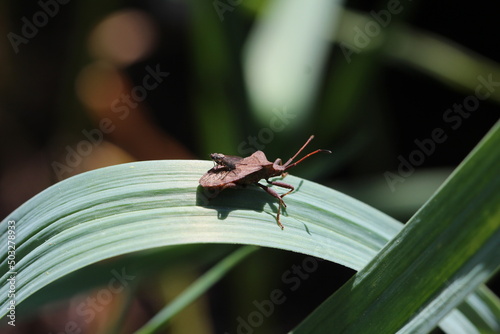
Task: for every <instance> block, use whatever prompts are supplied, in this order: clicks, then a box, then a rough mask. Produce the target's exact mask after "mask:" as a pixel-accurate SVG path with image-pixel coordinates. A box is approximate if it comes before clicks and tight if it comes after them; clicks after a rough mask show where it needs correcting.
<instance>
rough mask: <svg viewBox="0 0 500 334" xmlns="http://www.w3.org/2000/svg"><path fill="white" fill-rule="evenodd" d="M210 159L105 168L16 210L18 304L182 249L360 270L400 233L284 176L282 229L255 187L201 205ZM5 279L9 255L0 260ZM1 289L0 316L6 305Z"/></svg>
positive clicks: (388, 221) (367, 210)
mask: <svg viewBox="0 0 500 334" xmlns="http://www.w3.org/2000/svg"><path fill="white" fill-rule="evenodd" d="M211 167H212V163H211V162H209V161H148V162H138V163H130V164H123V165H118V166H112V167H107V168H102V169H99V170H95V171H91V172H87V173H84V174H80V175H77V176H75V177H73V178H70V179H67V180H64V181H62V182H59V183H58V184H56V185H54V186H52V187H50V188H48V189H47V190H45V191H43V192H42V193H40V194H39V195H37V196H35V197H34V198H32V199H31V200H30V201H28V202H26V203H25V204H24V205H22V206H21V207H19V208H18V209H17V210H16V211H14V212H13V213H12V214H11V215H9V216H8V217H7V218H5V219H4V221H3V222H2V224H0V229H1V235H0V238H1V239H0V240H7V236H8V232H7V222H8V221H9V220H12V221H15V226H16V239H15V243H16V246H17V252H16V262H17V263H16V266H15V270H16V272H17V277H16V290H17V291H16V302H17V303H20V302H22V301H23V300H25V299H26V298H27V297H28V296H30V295H31V294H33V293H34V292H35V291H38V290H39V289H41V288H42V287H44V286H46V285H47V284H49V283H50V282H53V281H54V280H56V279H58V278H60V277H62V276H64V275H66V274H68V273H70V272H73V271H75V270H77V269H79V268H82V267H84V266H86V265H88V264H91V263H95V262H98V261H100V260H102V259H106V258H109V257H112V256H116V255H120V254H125V253H130V252H134V251H138V250H143V249H149V248H153V247H160V246H167V245H177V244H189V243H241V244H252V245H260V246H265V247H273V248H280V249H284V250H290V251H294V252H299V253H304V254H309V255H312V256H316V257H320V258H324V259H327V260H329V261H334V262H337V263H340V264H343V265H346V266H348V267H351V268H354V269H357V270H359V269H360V268H362V267H363V266H364V265H365V264H366V263H367V261H368V260H369V259H370V258H371V257H373V256H374V255H375V254H376V253H377V251H378V250H379V249H380V248H381V247H382V246H383V245H384V244H385V243H386V242H387V240H389V239H390V238H391V236H393V235H395V234H396V233H397V231H398V230H399V229H400V228H401V227H400V223H398V222H397V221H395V220H394V219H392V218H390V217H388V216H387V215H385V214H383V213H381V212H379V211H377V210H375V209H373V208H371V207H369V206H367V205H365V204H363V203H361V202H359V201H357V200H355V199H353V198H350V197H348V196H346V195H343V194H341V193H339V192H336V191H334V190H332V189H329V188H326V187H323V186H321V185H318V184H315V183H313V182H309V181H306V180H302V179H300V178H297V177H293V176H288V177H287V179H286V180H287V182H289V183H291V184H293V185H294V186H295V187H296V189H297V190H296V191H295V193H293V194H291V195H289V196H287V197H286V198H285V199H286V203H287V205H288V208H287V214H288V216H286V215H284V216H283V217H282V223H283V224H284V225H285V230H284V231H282V230H281V229H279V227H278V226H277V225H276V220H275V215H276V210H277V203H276V201H275V199H274V198H272V197H271V196H269V195H268V194H266V193H265V192H263V191H262V190H261V189H260V188H258V187H249V188H247V189H244V190H233V191H231V190H225V191H224V192H222V193H221V194H220V195H219V196H218V197H217V198H215V199H214V200H212V201H206V197H204V194H203V192H202V191H200V190H199V189H198V179H199V178H200V176H201V175H202V174H203V173H204V172H205V171H206V170H208V169H209V168H211ZM0 256H1V264H0V267H1V270H2V272H3V273H4V274H3V276H2V279H3V280H4V281H5V280H6V279H7V278H8V276H9V274H8V271H9V267H8V263H7V257H6V256H7V254H5V253H4V254H1V255H0ZM7 289H8V287H7V286H6V285H3V286H2V287H0V300H1V304H2V308H1V313H0V314H2V315H5V313H6V306H7V305H8V302H9V300H8V297H7V295H8V294H7Z"/></svg>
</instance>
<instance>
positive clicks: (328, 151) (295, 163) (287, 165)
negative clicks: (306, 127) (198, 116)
mask: <svg viewBox="0 0 500 334" xmlns="http://www.w3.org/2000/svg"><path fill="white" fill-rule="evenodd" d="M313 138H314V135H311V137H309V139H308V140H307V141H306V143H305V144H304V145H302V147H301V148H300V149H299V150H298V151H297V153H295V155H294V156H293V157H291V158H290V159H289V160H288V161H287V162H286V163H285V164H284V165H283V167H285V169H288V168H291V167H293V166H296V165H298V164H299V163H301V162H302V161H303V160H305V159H307V158H309V157H310V156H311V155H313V154H316V153H319V152H327V153H332V151H330V150H323V149H319V150H316V151H314V152H311V153H309V154H307V155H306V156H305V157H302V158H301V159H299V161H296V162H294V163H293V164H292V163H291V162H292V161H293V159H295V158H296V157H297V156H298V155H299V154H300V152H302V151H303V150H304V148H305V147H306V146H307V145H308V144H309V143H310V142H311V140H313Z"/></svg>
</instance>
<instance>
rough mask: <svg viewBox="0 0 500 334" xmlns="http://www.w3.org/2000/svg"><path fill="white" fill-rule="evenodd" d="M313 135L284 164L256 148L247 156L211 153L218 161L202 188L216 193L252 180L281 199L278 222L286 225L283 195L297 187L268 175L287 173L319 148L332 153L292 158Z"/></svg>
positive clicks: (204, 177) (203, 179) (201, 182)
mask: <svg viewBox="0 0 500 334" xmlns="http://www.w3.org/2000/svg"><path fill="white" fill-rule="evenodd" d="M313 138H314V136H311V137H309V139H308V140H307V141H306V143H305V144H304V145H303V146H302V147H301V148H300V149H299V150H298V151H297V153H295V155H294V156H293V157H291V158H290V159H289V160H288V161H287V162H285V163H284V164H283V162H282V161H281V159H280V158H278V159H276V160H275V161H274V162H270V161H268V160H267V158H266V155H265V154H264V152H262V151H257V152H255V153H253V154H252V155H250V156H248V157H246V158H241V157H236V156H230V155H224V154H221V153H212V154H211V155H210V158H212V160H213V161H214V162H215V164H216V165H215V166H214V167H213V168H212V169H210V170H208V171H207V172H206V173H205V174H204V175H203V176H202V177H201V179H200V185H201V186H202V187H203V188H207V189H209V190H212V191H215V194H218V193H219V192H220V191H222V190H224V189H227V188H239V187H245V186H247V185H249V184H255V185H257V186H259V187H261V188H262V189H264V190H265V191H266V192H267V193H268V194H270V195H271V196H273V197H275V198H277V199H278V201H279V204H278V214H277V215H276V221H277V223H278V226H279V227H280V228H281V229H283V225H282V224H281V221H280V213H281V207H282V206H283V207H284V208H286V204H285V202H284V201H283V197H285V196H286V195H288V194H290V193H291V192H292V191H294V190H295V188H294V187H293V186H292V185H290V184H287V183H284V182H280V181H271V180H269V178H271V177H274V176H280V175H283V176H286V174H287V173H286V171H287V170H288V169H290V168H292V167H294V166H296V165H298V164H299V163H301V162H302V161H303V160H304V159H307V158H308V157H310V156H311V155H313V154H316V153H319V152H327V153H332V152H331V151H329V150H322V149H318V150H316V151H313V152H311V153H309V154H307V155H306V156H304V157H302V158H301V159H299V160H298V161H296V162H293V160H294V159H295V158H296V157H297V156H298V155H299V154H300V152H302V151H303V150H304V148H305V147H306V146H307V145H308V144H309V142H310V141H311V140H312V139H313ZM262 179H264V180H266V182H267V184H268V185H274V186H277V187H282V188H286V189H289V191H288V192H286V193H285V194H282V195H280V194H278V193H277V192H276V191H275V190H274V189H271V188H270V187H269V186H268V185H263V184H261V183H259V181H260V180H262Z"/></svg>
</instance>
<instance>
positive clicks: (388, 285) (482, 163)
mask: <svg viewBox="0 0 500 334" xmlns="http://www.w3.org/2000/svg"><path fill="white" fill-rule="evenodd" d="M499 146H500V122H499V123H497V125H496V126H495V127H494V129H492V131H490V132H489V133H488V135H487V136H486V137H485V139H483V141H482V142H481V143H480V144H479V145H478V146H477V147H476V149H474V151H473V152H472V153H471V154H470V155H469V156H468V157H467V158H466V160H465V161H464V162H463V163H462V164H461V165H460V166H459V167H458V168H457V169H456V170H455V172H454V173H453V174H452V175H451V176H450V178H449V179H448V180H447V182H445V184H444V185H443V186H442V187H441V188H440V189H439V190H438V191H437V192H436V194H435V195H434V196H433V197H432V198H431V199H429V201H428V202H427V203H426V204H425V205H424V206H423V207H422V208H421V209H420V210H419V211H418V212H417V213H416V214H415V215H414V217H413V218H412V219H410V221H409V222H408V223H407V224H406V226H405V227H404V228H403V230H402V231H401V232H400V233H399V234H398V235H397V236H396V237H395V238H394V239H393V240H391V241H390V242H389V243H388V244H387V245H386V246H385V247H384V248H383V249H382V250H381V251H380V253H379V254H377V256H376V257H375V258H374V259H373V260H372V261H371V262H370V263H369V264H368V265H367V266H366V267H364V268H363V269H362V270H361V271H359V272H358V273H357V274H356V275H355V276H354V277H352V278H351V279H350V280H349V281H348V282H347V283H346V284H345V285H344V286H342V288H341V289H339V290H338V291H337V292H336V293H335V294H334V295H333V296H332V297H330V298H329V299H328V300H327V301H326V302H325V303H323V304H322V305H321V306H320V307H319V308H318V309H317V310H316V311H314V312H313V313H312V314H311V315H310V316H309V317H308V318H307V319H306V320H305V321H304V322H302V323H301V324H300V325H299V326H298V327H297V328H296V330H294V331H293V333H319V332H325V331H327V332H331V331H336V332H342V333H368V332H377V333H395V332H396V331H401V332H402V333H411V332H418V333H425V332H428V331H430V330H431V329H432V328H434V327H435V326H436V325H437V324H438V322H439V321H440V320H441V319H442V318H443V317H444V316H445V315H446V314H448V313H449V312H450V311H451V310H452V309H453V308H454V307H455V306H457V305H458V304H459V303H461V302H462V301H463V300H464V299H465V298H466V297H467V295H468V294H469V293H471V292H472V291H473V290H474V289H476V287H478V286H479V285H480V284H481V283H482V282H484V281H485V280H486V279H487V278H488V277H489V276H490V275H492V274H493V273H494V272H495V270H496V269H498V267H499V266H500V257H499V256H498V249H499V248H500V207H499V206H498V203H500V191H499V189H500V175H499V174H498V166H500V151H499V150H498V147H499ZM469 304H470V303H469ZM497 314H498V313H497ZM494 325H496V330H498V329H499V327H500V321H499V319H498V318H497V321H496V324H494ZM494 328H495V327H494Z"/></svg>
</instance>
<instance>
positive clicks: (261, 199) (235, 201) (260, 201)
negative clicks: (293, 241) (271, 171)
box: [196, 181, 304, 221]
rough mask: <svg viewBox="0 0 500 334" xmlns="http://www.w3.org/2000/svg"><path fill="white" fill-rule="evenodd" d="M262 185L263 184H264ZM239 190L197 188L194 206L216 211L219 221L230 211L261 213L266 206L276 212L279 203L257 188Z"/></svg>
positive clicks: (247, 187) (248, 187) (298, 188)
mask: <svg viewBox="0 0 500 334" xmlns="http://www.w3.org/2000/svg"><path fill="white" fill-rule="evenodd" d="M303 182H304V181H300V183H299V184H298V186H297V187H296V188H295V191H299V190H300V187H301V186H302V183H303ZM262 183H263V184H265V182H262ZM241 189H242V191H241ZM241 189H226V190H224V191H218V190H213V189H207V188H203V187H202V186H198V188H197V189H196V205H197V206H202V207H205V208H209V209H214V210H217V218H218V219H221V220H224V219H226V218H227V217H228V216H229V214H230V213H231V211H234V210H253V211H256V212H263V211H264V206H265V205H266V204H267V205H269V206H270V207H271V208H272V210H273V213H274V214H276V213H277V212H278V206H279V203H278V202H276V200H275V199H274V198H273V197H269V195H268V194H267V193H266V192H264V191H262V189H261V188H259V187H258V186H256V185H248V186H246V187H242V188H241ZM292 194H293V193H292ZM228 204H229V205H228ZM286 211H287V210H286V208H284V211H283V213H285V215H287V214H286ZM269 215H270V216H272V217H273V219H272V220H270V221H273V220H274V216H273V214H271V213H269Z"/></svg>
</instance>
